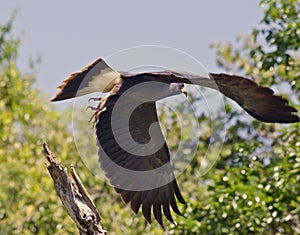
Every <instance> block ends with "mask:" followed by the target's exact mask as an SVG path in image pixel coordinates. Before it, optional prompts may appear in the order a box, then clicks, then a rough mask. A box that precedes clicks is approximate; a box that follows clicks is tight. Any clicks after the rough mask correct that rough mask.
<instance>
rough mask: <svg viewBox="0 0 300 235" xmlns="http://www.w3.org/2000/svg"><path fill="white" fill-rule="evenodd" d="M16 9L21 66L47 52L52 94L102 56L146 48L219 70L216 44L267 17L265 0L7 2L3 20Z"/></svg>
mask: <svg viewBox="0 0 300 235" xmlns="http://www.w3.org/2000/svg"><path fill="white" fill-rule="evenodd" d="M15 8H19V12H18V14H17V17H16V20H15V24H14V33H15V34H17V35H20V36H22V35H23V36H22V44H21V50H20V58H19V61H18V65H19V67H20V68H21V69H22V70H26V68H27V65H28V58H29V57H30V56H33V57H34V56H37V55H38V54H40V55H41V57H42V63H41V65H40V66H39V68H38V72H37V86H38V87H40V88H42V89H43V90H44V91H46V92H47V93H49V94H50V96H52V95H53V94H54V93H55V92H56V87H57V85H59V83H60V82H61V81H62V80H64V79H65V78H66V76H68V75H69V74H70V73H71V72H74V71H77V70H80V69H81V68H82V67H84V66H85V65H87V64H89V63H90V62H92V61H93V60H94V59H95V58H97V57H103V58H105V57H107V56H109V55H111V54H112V53H115V52H117V51H118V50H122V49H125V48H128V47H133V46H140V45H145V44H147V45H148V44H151V45H162V46H168V47H173V48H177V49H179V50H182V51H185V52H187V53H189V54H190V55H192V56H193V57H195V58H196V59H197V60H199V61H201V62H202V63H203V64H204V65H205V66H206V67H207V68H208V69H209V70H210V71H215V72H217V71H220V70H219V69H218V68H217V66H216V64H215V54H214V51H212V50H211V49H210V48H209V45H210V44H211V43H213V42H222V43H226V42H233V41H234V39H235V37H236V36H237V35H239V34H249V33H250V32H251V30H252V28H253V27H255V26H257V25H258V24H259V20H260V19H261V17H262V11H261V9H260V8H259V1H258V0H256V1H254V0H244V1H241V0H226V1H222V0H209V1H199V0H198V1H195V0H190V1H178V0H166V1H158V0H152V1H141V0H139V1H138V0H134V1H115V0H112V1H99V0H98V1H96V0H91V1H34V0H26V1H24V0H5V1H3V0H0V22H1V23H4V22H6V20H7V19H8V17H9V15H10V13H11V12H12V10H13V9H15ZM22 32H25V33H24V34H22Z"/></svg>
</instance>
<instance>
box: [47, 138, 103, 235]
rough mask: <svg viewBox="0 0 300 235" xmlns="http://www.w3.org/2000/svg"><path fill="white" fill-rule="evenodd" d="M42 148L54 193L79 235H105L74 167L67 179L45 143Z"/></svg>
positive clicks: (95, 209) (97, 213)
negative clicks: (52, 182)
mask: <svg viewBox="0 0 300 235" xmlns="http://www.w3.org/2000/svg"><path fill="white" fill-rule="evenodd" d="M43 147H44V150H45V156H46V158H47V160H48V162H49V164H47V169H48V171H49V173H50V175H51V177H52V179H53V181H54V187H55V189H56V193H57V195H58V196H59V197H60V199H61V201H62V203H63V204H64V206H65V207H66V209H67V211H68V213H69V215H70V216H71V218H72V219H73V220H74V222H75V223H76V226H77V228H78V230H79V232H80V234H81V235H106V234H107V233H106V231H105V230H104V229H103V228H102V226H101V223H100V220H101V217H100V214H99V212H98V210H97V208H96V206H95V204H94V203H93V201H92V199H91V197H90V196H89V194H88V193H87V191H86V189H85V188H84V185H83V184H82V182H81V180H80V178H79V177H78V175H77V174H76V172H75V169H74V167H72V166H71V177H69V176H68V173H67V169H66V168H65V167H64V166H63V165H62V164H61V163H60V162H59V161H58V160H57V159H56V157H55V156H54V154H53V153H52V152H51V151H50V150H49V148H48V147H47V145H46V144H45V143H44V144H43Z"/></svg>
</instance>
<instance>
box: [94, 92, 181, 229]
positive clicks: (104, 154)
mask: <svg viewBox="0 0 300 235" xmlns="http://www.w3.org/2000/svg"><path fill="white" fill-rule="evenodd" d="M119 97H121V99H122V96H118V94H115V95H112V96H110V97H108V99H107V101H106V104H105V107H106V108H105V109H104V110H103V111H102V112H101V114H100V116H99V120H98V123H97V125H96V129H97V131H96V134H97V138H98V146H99V161H100V164H101V167H102V169H103V170H104V171H105V174H106V176H107V177H108V178H109V180H110V182H111V183H112V185H114V186H115V189H116V191H117V192H118V193H120V194H121V196H122V198H123V200H124V201H125V202H126V203H130V204H131V208H132V210H133V211H134V212H135V213H137V212H138V210H139V208H140V207H142V213H143V215H144V217H145V218H146V220H147V221H148V222H149V223H150V222H151V210H152V211H153V214H154V217H155V218H156V220H157V221H158V222H159V223H160V224H161V225H162V226H163V222H162V211H163V213H164V214H165V216H166V218H167V219H168V220H169V221H171V222H173V219H172V216H171V213H170V207H171V208H172V209H173V211H174V212H175V213H177V214H180V211H179V209H178V207H177V205H176V199H175V197H176V198H177V200H178V201H179V202H181V203H185V201H184V199H183V197H182V195H181V193H180V191H179V188H178V185H177V182H176V180H175V177H174V173H173V169H172V166H171V164H170V155H169V150H168V147H167V144H166V142H165V139H164V137H163V134H162V132H161V129H160V127H159V124H158V118H157V114H156V107H155V103H154V102H149V103H143V104H141V105H140V106H138V107H137V108H136V109H134V111H133V112H132V113H131V115H129V116H130V118H129V119H127V118H126V116H127V114H126V113H127V112H128V111H127V110H126V109H128V105H126V103H121V105H119V104H117V102H118V98H119ZM127 101H128V100H127ZM127 101H126V100H125V102H127ZM118 109H119V110H118ZM116 110H117V112H116V113H114V112H115V111H116ZM114 115H115V116H114ZM128 122H129V123H128ZM155 123H156V124H155ZM150 126H151V131H150V132H149V130H150ZM151 135H152V136H151ZM131 138H132V139H131ZM151 138H152V140H151ZM130 139H131V140H130ZM132 140H134V142H135V143H137V144H141V145H140V146H138V145H135V144H134V143H133V142H132ZM151 141H154V142H155V141H158V142H159V143H158V144H157V143H154V142H151ZM149 143H150V144H149ZM151 143H152V144H151ZM147 144H148V145H147ZM145 145H147V146H145ZM156 148H157V149H156Z"/></svg>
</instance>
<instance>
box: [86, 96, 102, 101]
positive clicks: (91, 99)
mask: <svg viewBox="0 0 300 235" xmlns="http://www.w3.org/2000/svg"><path fill="white" fill-rule="evenodd" d="M101 99H102V98H100V97H97V98H89V101H88V102H91V101H100V100H101Z"/></svg>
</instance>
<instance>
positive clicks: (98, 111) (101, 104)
mask: <svg viewBox="0 0 300 235" xmlns="http://www.w3.org/2000/svg"><path fill="white" fill-rule="evenodd" d="M107 98H108V97H102V98H90V99H89V101H91V100H93V101H99V103H98V105H97V106H96V107H94V106H88V107H87V109H91V110H93V111H95V113H94V114H93V115H92V117H91V119H90V120H89V121H90V122H91V121H92V122H93V124H95V123H97V121H98V119H99V116H100V114H101V112H102V110H103V109H104V104H105V102H106V100H107Z"/></svg>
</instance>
